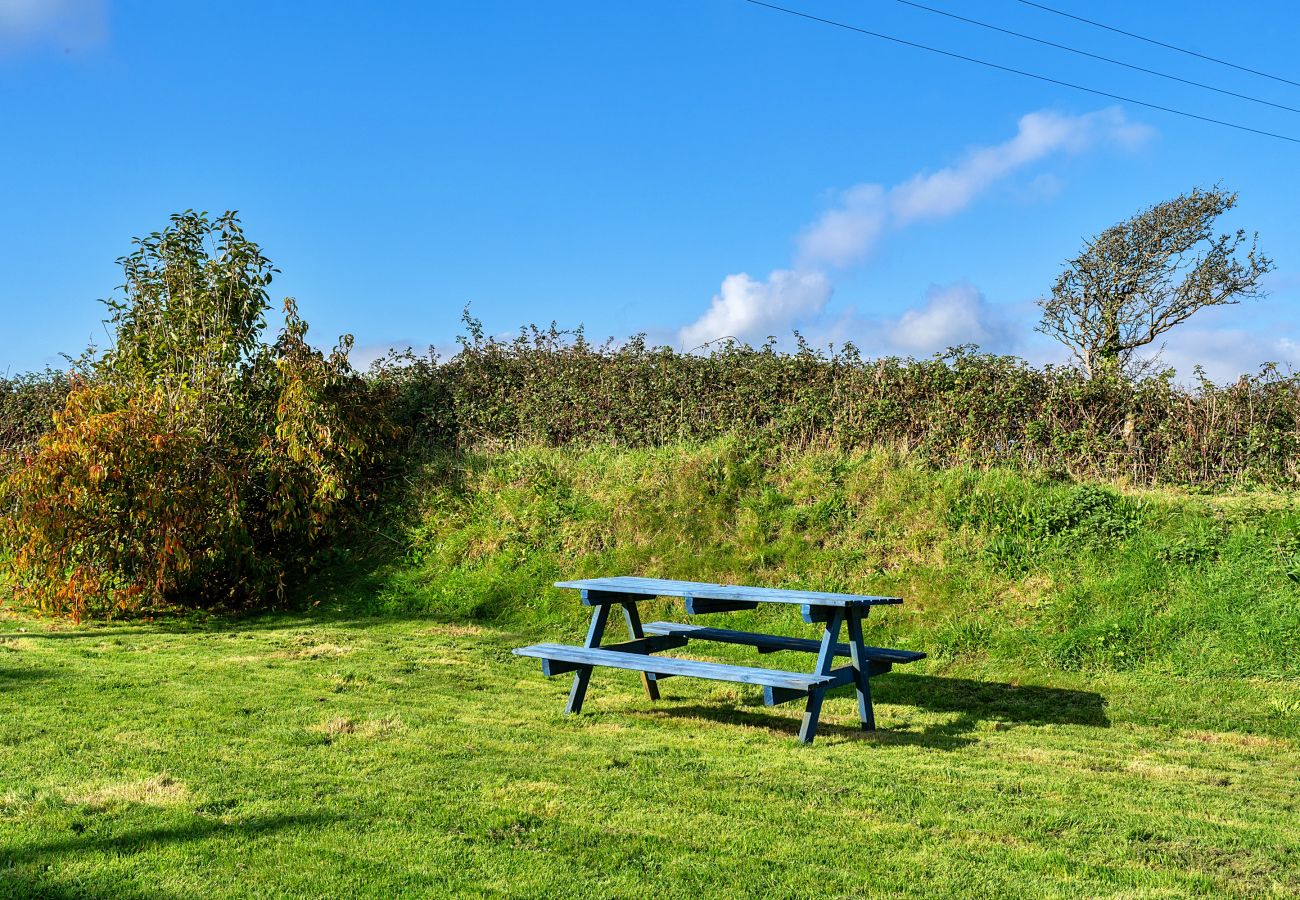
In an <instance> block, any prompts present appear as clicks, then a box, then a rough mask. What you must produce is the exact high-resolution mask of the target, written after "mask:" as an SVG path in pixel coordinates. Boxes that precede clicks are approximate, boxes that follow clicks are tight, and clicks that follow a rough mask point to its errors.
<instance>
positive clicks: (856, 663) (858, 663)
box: [848, 608, 876, 731]
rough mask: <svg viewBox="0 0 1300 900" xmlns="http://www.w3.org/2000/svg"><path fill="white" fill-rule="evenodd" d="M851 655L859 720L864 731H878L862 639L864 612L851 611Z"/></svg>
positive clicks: (849, 614) (849, 618)
mask: <svg viewBox="0 0 1300 900" xmlns="http://www.w3.org/2000/svg"><path fill="white" fill-rule="evenodd" d="M848 620H849V653H850V655H851V658H852V660H853V675H854V679H855V681H856V682H857V689H858V720H859V721H860V722H861V723H862V730H863V731H875V730H876V712H875V710H874V709H872V708H871V670H870V663H869V662H868V660H867V657H866V641H864V640H863V639H862V610H861V609H857V608H854V609H850V610H849V611H848Z"/></svg>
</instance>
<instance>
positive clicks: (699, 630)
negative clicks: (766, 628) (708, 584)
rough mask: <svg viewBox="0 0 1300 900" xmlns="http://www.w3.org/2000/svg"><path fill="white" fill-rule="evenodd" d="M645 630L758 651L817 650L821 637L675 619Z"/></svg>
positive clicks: (885, 652) (888, 655)
mask: <svg viewBox="0 0 1300 900" xmlns="http://www.w3.org/2000/svg"><path fill="white" fill-rule="evenodd" d="M645 633H646V634H662V635H676V636H680V637H687V638H691V639H692V640H699V641H717V642H718V643H721V644H744V645H746V646H749V647H757V648H758V650H759V652H760V653H776V652H778V651H782V650H793V651H799V652H804V653H816V652H817V651H818V650H820V649H821V641H817V640H812V639H811V638H798V637H785V636H784V635H779V634H759V633H757V632H753V631H732V630H731V629H729V628H708V627H705V626H703V625H686V624H682V623H677V622H651V623H650V624H648V625H646V626H645ZM865 649H866V656H867V659H870V660H878V661H881V662H891V663H909V662H916V661H917V660H918V659H925V654H924V653H921V652H920V651H917V650H893V649H891V648H889V647H867V648H865ZM835 655H836V656H851V655H852V654H851V653H850V652H849V645H848V644H842V643H839V644H836V645H835Z"/></svg>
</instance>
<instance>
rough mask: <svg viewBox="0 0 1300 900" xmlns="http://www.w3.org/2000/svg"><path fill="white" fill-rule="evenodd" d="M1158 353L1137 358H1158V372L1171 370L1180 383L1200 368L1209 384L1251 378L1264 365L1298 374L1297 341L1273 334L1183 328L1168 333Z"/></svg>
mask: <svg viewBox="0 0 1300 900" xmlns="http://www.w3.org/2000/svg"><path fill="white" fill-rule="evenodd" d="M1168 338H1169V340H1168V342H1167V343H1166V344H1165V346H1164V347H1163V348H1161V349H1157V350H1152V351H1150V352H1149V353H1144V354H1139V355H1140V356H1142V357H1143V358H1149V357H1151V356H1154V355H1155V354H1156V353H1157V352H1158V353H1159V356H1160V360H1159V361H1160V367H1161V368H1173V369H1174V370H1176V371H1177V372H1178V377H1179V378H1180V379H1182V380H1183V381H1190V380H1191V378H1192V376H1193V373H1194V371H1195V368H1196V366H1198V365H1199V366H1201V367H1202V368H1203V369H1204V370H1205V374H1206V375H1207V376H1208V377H1209V378H1210V380H1212V381H1216V382H1218V383H1220V384H1223V383H1226V382H1230V381H1236V380H1237V379H1238V378H1240V377H1241V376H1242V375H1254V374H1256V373H1257V372H1259V368H1260V366H1262V365H1263V364H1264V363H1266V362H1272V363H1277V364H1278V365H1280V366H1281V367H1282V370H1283V371H1290V370H1300V341H1297V340H1295V339H1294V338H1290V337H1285V336H1279V335H1276V334H1271V335H1270V334H1260V333H1257V332H1252V331H1247V330H1245V329H1242V328H1198V327H1195V326H1190V327H1189V326H1184V327H1182V328H1177V329H1174V330H1172V331H1170V332H1169V334H1168Z"/></svg>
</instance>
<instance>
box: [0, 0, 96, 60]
mask: <svg viewBox="0 0 1300 900" xmlns="http://www.w3.org/2000/svg"><path fill="white" fill-rule="evenodd" d="M107 18H108V9H107V2H106V0H0V49H6V48H15V47H20V46H23V45H27V44H35V43H51V44H57V45H59V46H61V47H63V48H64V49H69V50H71V49H78V50H80V49H84V48H86V47H90V46H93V45H95V44H98V43H100V42H101V41H102V40H103V39H104V37H105V34H106V31H107Z"/></svg>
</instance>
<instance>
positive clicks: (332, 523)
mask: <svg viewBox="0 0 1300 900" xmlns="http://www.w3.org/2000/svg"><path fill="white" fill-rule="evenodd" d="M122 264H123V268H124V270H125V271H126V274H127V283H126V285H125V286H124V297H123V298H121V299H118V300H114V301H112V302H110V304H109V306H110V309H111V314H110V318H109V322H110V324H111V325H112V326H113V327H114V332H115V335H116V340H115V342H114V344H113V346H112V347H111V348H110V349H109V351H108V352H106V353H105V354H103V356H102V357H99V358H98V359H95V360H93V361H92V362H89V363H87V364H86V369H87V375H86V377H85V378H84V379H76V380H74V384H73V387H72V390H71V393H70V394H69V396H68V399H67V402H66V405H65V407H64V409H63V410H62V411H61V412H60V413H58V414H56V415H55V416H54V426H53V429H52V430H51V431H49V432H48V433H46V434H44V435H43V436H41V437H40V439H39V440H38V441H37V443H36V445H35V446H34V447H31V448H29V449H28V450H27V451H26V452H25V453H23V454H22V455H21V456H20V458H19V459H18V461H17V464H16V465H14V466H13V467H12V469H11V471H10V473H9V474H8V476H7V478H6V479H5V481H4V484H3V488H2V489H0V491H2V493H0V505H2V506H3V508H4V509H5V510H6V512H7V513H8V515H7V516H6V518H5V526H4V543H5V545H6V547H7V550H8V552H7V553H6V554H5V556H4V558H5V559H6V560H7V562H8V565H9V567H10V569H11V574H12V576H13V581H14V582H15V583H16V586H17V588H18V590H19V592H20V593H21V594H22V595H24V596H25V597H27V598H28V599H29V600H30V601H31V602H32V603H34V604H35V605H37V606H39V607H41V608H43V609H46V610H48V611H51V612H54V613H59V614H67V615H70V616H72V617H74V618H80V617H82V616H86V615H114V614H118V613H122V612H128V611H138V610H147V609H154V608H158V607H162V606H167V605H184V606H199V605H203V606H212V605H226V606H238V605H247V604H250V603H257V602H259V601H264V600H266V599H268V598H271V597H274V596H275V595H276V594H277V593H278V592H280V591H282V590H283V588H284V585H285V583H286V579H287V578H289V577H290V576H291V575H293V574H294V573H295V572H297V571H301V570H302V568H303V567H304V566H305V565H306V564H307V563H308V562H309V561H310V559H311V557H312V555H313V553H314V551H315V549H316V548H317V547H318V546H319V545H320V543H321V541H322V539H324V538H325V537H326V536H328V535H329V534H330V533H331V532H332V531H334V530H335V529H336V528H337V527H338V526H339V523H340V521H341V518H342V514H343V512H345V511H346V510H347V509H348V508H349V507H350V505H351V503H352V502H353V501H355V500H357V499H359V498H360V492H361V490H362V484H363V480H364V475H365V472H366V471H367V468H368V467H369V465H370V464H371V463H372V462H373V461H374V459H375V457H376V455H377V451H378V448H379V447H380V445H381V442H382V440H383V439H384V438H385V437H386V435H387V434H389V433H390V432H389V430H388V429H387V427H386V426H385V424H384V422H385V420H384V418H383V415H382V412H381V411H376V410H374V409H373V408H370V406H369V404H368V403H367V396H368V391H367V388H366V386H365V384H364V382H363V381H362V380H361V379H360V378H358V376H356V374H355V373H353V372H352V370H351V368H350V367H349V365H348V362H347V351H348V348H349V346H350V341H351V339H350V338H347V337H345V338H344V339H343V340H341V341H340V344H339V346H338V347H337V348H336V349H335V350H334V351H333V352H332V353H330V354H324V353H322V352H320V351H318V350H316V349H314V348H313V347H311V346H310V345H309V344H308V343H307V341H306V331H307V326H306V323H305V322H303V321H302V319H301V318H300V317H299V316H298V313H297V309H296V306H295V304H294V303H293V301H291V300H290V301H286V302H285V308H284V320H285V324H284V327H283V330H282V331H281V334H280V336H279V338H278V340H277V341H275V342H274V343H273V344H268V343H266V342H264V341H263V340H262V334H263V332H264V330H265V328H266V313H267V310H268V306H269V302H268V297H267V293H266V286H267V285H269V284H270V281H271V277H272V274H273V272H274V271H275V270H274V269H272V268H271V266H270V263H269V262H268V261H267V260H266V259H265V258H264V257H263V256H262V254H261V251H260V249H259V248H258V247H257V246H256V245H255V244H253V243H251V242H250V241H248V240H247V239H246V238H244V236H243V234H242V231H241V230H240V227H239V223H238V220H237V219H236V218H235V217H234V215H233V214H229V213H228V214H226V215H225V216H222V217H220V218H218V219H216V220H215V221H214V220H209V219H208V217H207V216H206V215H204V214H196V213H185V214H182V215H178V216H174V217H173V219H172V223H171V225H170V226H169V227H168V228H167V229H165V230H164V231H163V232H160V233H156V234H153V235H150V236H149V237H147V238H143V239H140V240H138V241H137V249H136V252H134V253H133V254H132V255H131V256H129V257H126V258H125V259H123V260H122Z"/></svg>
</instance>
